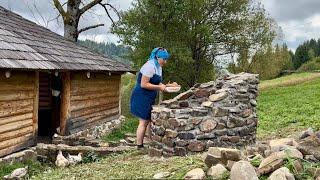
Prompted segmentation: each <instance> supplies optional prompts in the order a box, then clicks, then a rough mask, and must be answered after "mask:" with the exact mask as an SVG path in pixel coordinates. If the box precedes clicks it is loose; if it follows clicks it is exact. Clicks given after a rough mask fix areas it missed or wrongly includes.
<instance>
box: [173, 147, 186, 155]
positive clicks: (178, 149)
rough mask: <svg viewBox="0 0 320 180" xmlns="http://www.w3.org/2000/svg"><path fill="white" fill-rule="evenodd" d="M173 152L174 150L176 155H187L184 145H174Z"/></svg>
mask: <svg viewBox="0 0 320 180" xmlns="http://www.w3.org/2000/svg"><path fill="white" fill-rule="evenodd" d="M174 152H175V155H177V156H186V155H187V149H186V148H184V147H175V148H174Z"/></svg>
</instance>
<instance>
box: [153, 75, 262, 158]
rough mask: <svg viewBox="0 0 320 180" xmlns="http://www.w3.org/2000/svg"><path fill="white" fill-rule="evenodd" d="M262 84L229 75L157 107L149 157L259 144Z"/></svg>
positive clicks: (182, 154)
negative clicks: (259, 111) (258, 113)
mask: <svg viewBox="0 0 320 180" xmlns="http://www.w3.org/2000/svg"><path fill="white" fill-rule="evenodd" d="M258 83H259V79H258V75H256V74H248V73H240V74H236V75H228V76H225V77H223V78H219V79H217V80H216V81H215V82H214V81H212V82H208V83H204V84H197V85H195V86H194V87H192V88H191V89H189V90H188V91H186V92H184V93H181V94H179V95H178V96H176V97H175V98H174V99H171V100H167V101H163V102H162V103H161V104H160V105H159V106H154V107H153V111H152V123H151V131H152V143H151V144H150V148H149V155H151V156H164V157H170V156H173V155H178V156H184V155H186V154H187V153H188V152H202V151H204V150H206V149H208V147H212V146H219V147H243V146H246V145H250V144H253V143H255V140H256V128H257V121H258V119H257V115H256V106H257V100H256V99H257V95H258Z"/></svg>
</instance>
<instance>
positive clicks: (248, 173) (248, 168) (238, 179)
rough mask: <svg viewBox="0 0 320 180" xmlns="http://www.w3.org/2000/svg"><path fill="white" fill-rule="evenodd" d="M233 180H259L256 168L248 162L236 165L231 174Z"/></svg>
mask: <svg viewBox="0 0 320 180" xmlns="http://www.w3.org/2000/svg"><path fill="white" fill-rule="evenodd" d="M230 179H231V180H258V176H257V173H256V171H255V170H254V167H253V166H252V165H251V164H250V163H249V162H248V161H238V162H236V163H234V165H233V166H232V168H231V172H230Z"/></svg>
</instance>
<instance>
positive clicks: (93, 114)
mask: <svg viewBox="0 0 320 180" xmlns="http://www.w3.org/2000/svg"><path fill="white" fill-rule="evenodd" d="M115 109H118V106H115V107H113V108H108V109H103V110H100V111H96V112H93V113H91V114H87V115H85V116H80V117H72V119H73V118H75V119H77V118H79V119H90V118H93V117H97V116H101V115H107V116H108V115H109V114H110V112H113V111H115ZM118 111H119V109H118Z"/></svg>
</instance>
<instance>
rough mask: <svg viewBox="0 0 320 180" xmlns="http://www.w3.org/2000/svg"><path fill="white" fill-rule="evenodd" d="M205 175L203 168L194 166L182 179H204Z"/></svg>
mask: <svg viewBox="0 0 320 180" xmlns="http://www.w3.org/2000/svg"><path fill="white" fill-rule="evenodd" d="M205 177H206V174H205V173H204V171H203V169H201V168H196V169H193V170H191V171H189V172H188V173H187V174H186V175H185V177H184V179H204V178H205Z"/></svg>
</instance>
